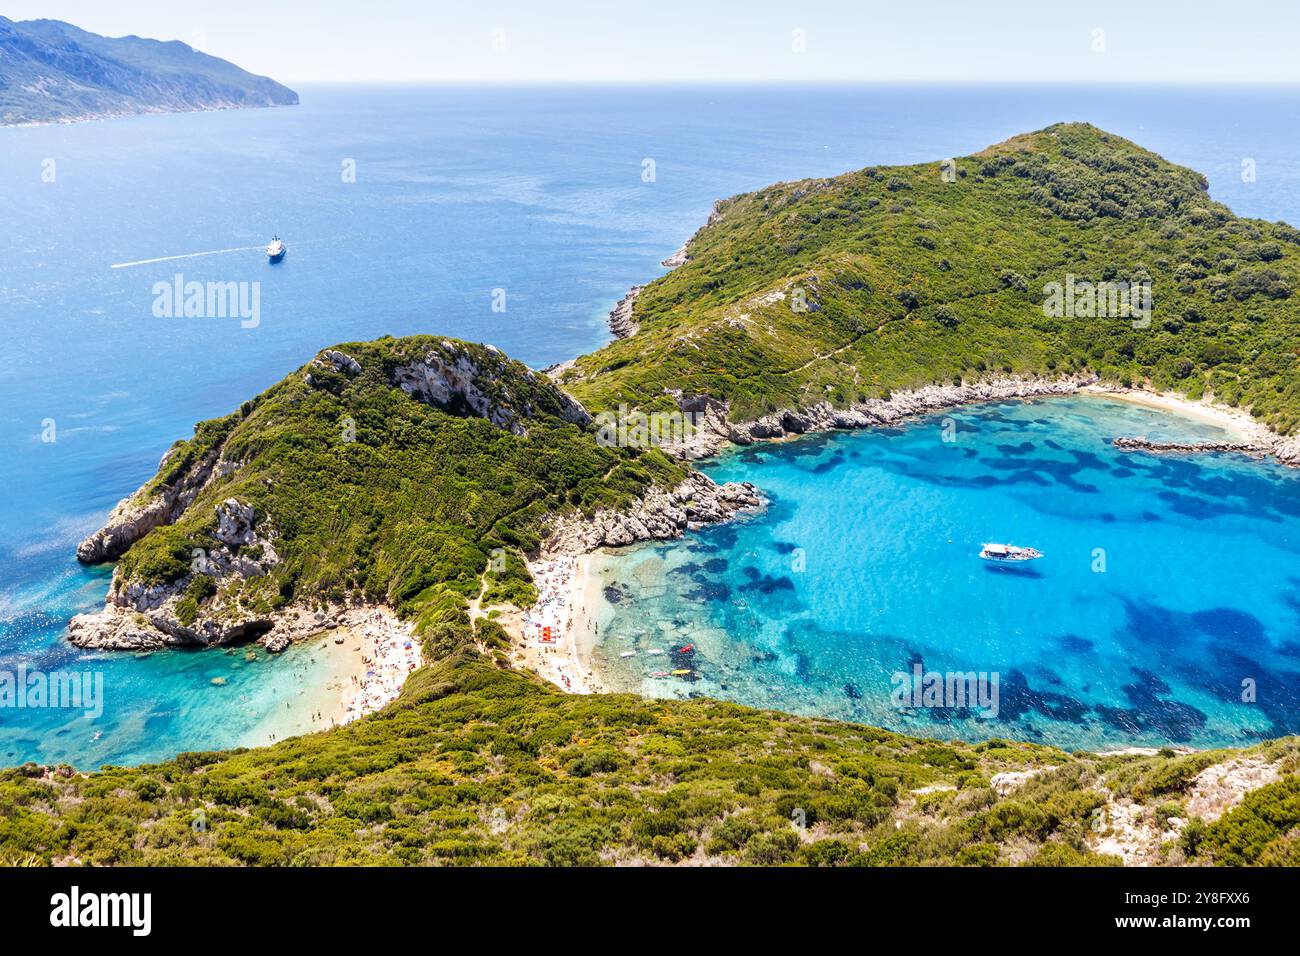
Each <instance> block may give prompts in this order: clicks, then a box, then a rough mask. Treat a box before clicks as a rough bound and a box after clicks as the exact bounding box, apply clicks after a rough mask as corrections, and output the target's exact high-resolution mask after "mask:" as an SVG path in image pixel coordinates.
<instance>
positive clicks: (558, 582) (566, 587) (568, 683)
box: [523, 555, 598, 694]
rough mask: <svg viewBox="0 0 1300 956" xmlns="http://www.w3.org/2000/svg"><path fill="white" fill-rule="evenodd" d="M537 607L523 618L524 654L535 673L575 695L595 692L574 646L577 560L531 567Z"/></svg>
mask: <svg viewBox="0 0 1300 956" xmlns="http://www.w3.org/2000/svg"><path fill="white" fill-rule="evenodd" d="M528 570H529V572H530V573H531V574H532V576H533V586H534V587H536V588H537V603H536V604H534V605H533V606H532V607H531V608H529V609H528V610H527V611H526V612H525V614H524V625H523V626H524V633H523V642H524V654H525V658H526V660H528V662H529V663H530V665H531V666H532V667H533V669H534V670H536V671H537V672H538V673H539V674H541V675H542V676H543V677H545V678H546V679H547V680H549V681H551V682H552V683H554V684H558V685H559V686H560V687H563V688H564V689H565V690H567V691H570V692H575V693H583V694H586V693H592V692H594V691H596V690H597V689H598V686H597V683H596V680H595V675H594V674H592V673H591V672H590V671H589V670H586V669H585V668H583V667H582V665H581V663H580V660H579V657H578V650H577V646H576V637H577V630H578V623H577V622H576V621H575V617H577V610H578V609H577V608H576V607H575V600H574V599H575V596H576V595H575V591H576V590H577V589H578V588H579V587H581V583H582V582H581V581H580V576H581V572H580V568H579V566H578V559H577V558H574V557H571V556H568V555H564V556H561V557H558V558H553V559H551V560H549V561H540V562H538V563H536V564H530V565H529V568H528Z"/></svg>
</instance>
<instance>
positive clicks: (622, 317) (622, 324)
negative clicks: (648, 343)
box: [609, 285, 645, 339]
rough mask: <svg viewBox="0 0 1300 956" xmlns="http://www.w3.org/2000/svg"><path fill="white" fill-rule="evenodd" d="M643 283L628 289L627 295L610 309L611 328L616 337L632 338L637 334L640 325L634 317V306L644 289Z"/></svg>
mask: <svg viewBox="0 0 1300 956" xmlns="http://www.w3.org/2000/svg"><path fill="white" fill-rule="evenodd" d="M644 288H645V286H643V285H634V286H632V288H630V289H628V290H627V295H625V296H623V298H621V299H619V300H618V304H617V305H615V306H614V308H613V309H611V310H610V313H609V330H610V331H611V332H613V333H614V338H616V339H626V338H631V337H632V336H633V335H636V332H637V329H639V328H640V327H641V326H639V325H638V324H637V322H636V320H635V319H633V318H632V306H633V305H635V304H636V297H637V296H639V295H640V294H641V290H642V289H644Z"/></svg>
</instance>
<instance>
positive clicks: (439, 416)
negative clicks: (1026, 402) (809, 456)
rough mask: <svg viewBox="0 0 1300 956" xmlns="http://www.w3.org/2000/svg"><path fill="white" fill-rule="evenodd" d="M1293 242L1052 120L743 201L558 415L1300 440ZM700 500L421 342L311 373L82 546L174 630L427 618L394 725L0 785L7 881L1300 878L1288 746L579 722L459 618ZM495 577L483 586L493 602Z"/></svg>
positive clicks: (1292, 752)
mask: <svg viewBox="0 0 1300 956" xmlns="http://www.w3.org/2000/svg"><path fill="white" fill-rule="evenodd" d="M1298 240H1300V233H1296V231H1295V230H1292V229H1291V228H1290V227H1288V226H1284V225H1273V224H1268V223H1263V222H1257V221H1254V220H1245V219H1239V218H1236V217H1234V216H1233V215H1232V214H1231V213H1230V212H1229V211H1228V210H1226V209H1225V208H1224V207H1222V206H1220V205H1218V204H1216V203H1214V202H1212V201H1211V200H1210V199H1209V198H1208V197H1207V195H1206V192H1205V182H1204V180H1203V178H1202V177H1200V176H1199V175H1198V174H1196V173H1194V172H1191V171H1189V170H1185V169H1180V168H1178V167H1175V166H1172V165H1170V164H1168V163H1165V162H1164V161H1162V160H1160V159H1159V158H1158V157H1156V156H1153V155H1152V154H1150V153H1147V152H1145V151H1143V150H1141V149H1139V148H1138V147H1136V146H1134V145H1133V144H1131V143H1128V142H1126V141H1124V140H1121V139H1118V138H1116V137H1113V136H1109V135H1108V134H1106V133H1103V132H1101V131H1099V130H1096V129H1094V128H1092V127H1089V126H1081V125H1069V126H1057V127H1052V128H1051V129H1048V130H1045V131H1042V132H1039V133H1034V134H1030V135H1027V136H1023V137H1018V138H1016V139H1014V140H1012V141H1010V142H1008V143H1005V144H1002V145H1000V146H998V147H994V148H992V149H990V150H987V151H985V152H984V153H982V154H980V155H978V156H972V157H966V158H963V159H959V160H957V161H956V167H955V176H954V181H953V182H947V181H945V179H944V178H943V176H942V175H941V166H940V164H938V163H935V164H930V165H922V166H914V167H905V168H893V169H868V170H864V171H862V172H859V173H853V174H849V175H846V176H842V177H839V178H836V179H833V180H818V181H805V182H801V183H794V184H782V185H778V186H774V187H771V188H769V189H766V190H762V191H760V192H757V193H753V194H748V195H745V196H740V197H737V198H735V199H733V200H730V201H728V202H727V203H725V204H723V205H722V207H721V210H720V216H719V218H718V219H717V221H716V222H714V223H713V224H711V225H709V226H708V227H706V228H705V229H703V230H702V231H701V232H700V233H699V234H698V235H697V236H696V238H695V239H694V240H693V241H692V243H691V245H690V249H689V252H690V256H691V260H690V261H689V262H688V263H687V264H686V265H684V266H682V267H680V268H678V269H677V270H675V271H674V272H672V273H670V274H669V275H667V276H665V277H664V278H662V279H660V280H658V281H656V282H654V283H652V284H651V285H650V286H649V287H647V289H646V290H645V291H644V292H643V293H642V295H641V297H640V298H639V299H638V300H637V302H636V305H635V312H636V319H637V321H638V322H639V323H640V331H639V332H637V334H636V335H634V336H633V337H631V338H629V339H625V340H622V341H619V342H615V343H613V344H611V345H610V346H608V347H606V348H604V349H602V350H600V351H599V352H597V353H595V354H593V355H589V356H585V357H583V358H581V359H579V360H578V361H577V365H576V367H575V368H573V369H572V370H570V371H568V372H567V373H565V375H566V377H565V382H566V383H567V384H568V385H569V386H570V387H571V389H572V390H573V391H574V393H575V394H577V395H578V396H579V397H580V398H581V399H582V400H583V401H584V402H585V403H586V406H587V409H589V410H590V411H593V412H594V411H597V410H600V409H602V408H607V407H614V406H617V405H618V404H619V403H621V402H627V403H628V404H630V405H634V406H640V407H642V408H647V409H650V408H666V407H671V406H672V405H673V404H675V402H676V401H677V398H676V395H675V393H673V392H672V391H670V389H680V390H681V391H682V392H684V393H685V394H686V395H687V396H690V395H702V394H703V395H711V396H714V397H716V398H719V399H723V400H726V401H728V402H730V403H731V409H730V414H731V416H732V418H733V420H745V419H747V418H751V417H754V416H756V415H759V414H762V413H764V412H765V411H769V410H774V409H777V408H781V407H786V406H798V405H806V404H811V403H814V402H818V401H823V400H826V399H827V398H829V399H831V400H832V401H834V402H836V403H841V404H849V403H852V402H854V401H858V400H861V399H864V398H868V397H873V396H878V395H881V394H884V393H886V392H888V390H890V389H893V388H899V387H903V386H913V385H919V384H924V383H926V382H936V381H938V382H945V381H952V380H954V379H957V378H971V377H981V376H988V375H996V374H1006V373H1017V374H1033V373H1041V374H1051V373H1065V372H1078V371H1082V370H1087V369H1091V370H1095V371H1096V372H1098V373H1100V374H1102V375H1103V376H1105V377H1108V378H1113V379H1117V380H1122V379H1124V378H1129V379H1131V380H1133V381H1137V380H1139V379H1150V380H1151V381H1152V382H1153V383H1155V384H1156V385H1159V386H1162V387H1177V388H1179V389H1181V390H1183V391H1184V392H1186V393H1188V394H1191V395H1196V394H1202V393H1204V392H1205V391H1206V390H1207V389H1213V391H1214V394H1215V395H1216V396H1217V397H1219V398H1220V399H1222V400H1225V401H1230V402H1234V403H1238V404H1248V405H1250V406H1251V407H1252V408H1253V410H1254V411H1255V413H1256V414H1257V415H1258V416H1259V417H1261V418H1262V419H1264V420H1266V421H1268V422H1269V423H1270V424H1272V425H1273V426H1274V427H1276V428H1277V429H1279V430H1280V431H1283V432H1289V431H1292V430H1294V428H1295V425H1296V423H1297V421H1298V419H1297V417H1296V412H1297V409H1298V408H1300V406H1298V404H1297V392H1296V384H1297V381H1296V373H1295V372H1294V371H1293V370H1292V364H1293V363H1292V361H1291V360H1292V357H1293V356H1294V350H1295V346H1296V345H1297V344H1300V339H1297V337H1296V335H1295V329H1294V319H1292V318H1291V316H1290V314H1289V309H1290V302H1289V298H1290V295H1291V290H1292V289H1293V288H1297V287H1300V286H1297V283H1300V273H1298V271H1297V270H1298V269H1300V266H1298V264H1297V262H1298V260H1297V255H1298V253H1297V248H1296V242H1297V241H1298ZM1068 274H1073V275H1075V276H1077V277H1079V278H1081V279H1085V280H1088V281H1106V280H1108V279H1111V278H1125V277H1127V278H1130V279H1141V278H1143V277H1145V278H1149V279H1150V280H1151V282H1152V285H1153V290H1154V315H1153V316H1152V321H1151V323H1150V325H1149V327H1143V328H1135V327H1134V323H1133V321H1132V319H1131V317H1129V318H1123V319H1119V318H1101V319H1099V318H1096V317H1092V318H1088V317H1076V318H1064V317H1063V318H1050V317H1048V316H1045V315H1044V313H1043V309H1042V289H1043V286H1044V285H1046V284H1047V283H1049V282H1052V281H1064V280H1065V278H1066V275H1068ZM797 290H803V292H802V293H797ZM796 294H798V295H800V296H802V298H801V299H800V300H799V301H802V302H805V303H806V304H807V306H808V308H807V309H806V310H796V309H792V308H791V307H790V302H791V299H792V297H793V296H795V295H796ZM782 296H784V297H783V298H782ZM687 473H688V472H687V468H686V466H685V465H683V464H681V463H678V462H675V461H671V460H669V459H668V458H667V457H665V456H664V455H663V454H661V453H660V452H659V451H657V450H653V449H648V450H640V449H635V448H628V449H622V448H610V447H604V446H603V445H602V444H601V443H600V442H599V441H598V440H597V438H596V427H595V425H594V424H593V423H592V421H591V420H590V417H589V415H588V411H587V410H584V408H583V407H581V406H579V405H577V404H576V403H575V402H574V401H573V400H572V399H570V398H569V396H568V395H567V394H565V392H563V391H561V390H560V389H559V388H557V387H556V386H555V385H554V384H553V383H552V382H551V380H550V379H548V378H547V377H546V376H544V375H541V374H539V373H535V372H533V371H531V370H529V369H527V368H526V367H525V366H523V365H521V364H520V363H518V362H514V361H511V360H509V359H508V358H506V357H505V356H503V355H501V354H500V353H499V352H497V351H496V350H495V349H492V348H490V347H488V346H481V345H471V344H468V343H464V342H458V341H456V340H451V339H443V338H439V337H433V336H417V337H412V338H405V339H393V338H385V339H381V340H378V341H376V342H369V343H364V342H363V343H348V344H345V345H341V346H338V347H337V348H335V349H326V350H324V351H322V352H321V353H319V354H318V355H317V357H316V358H315V359H313V360H312V361H311V362H309V363H308V364H307V365H306V366H304V367H303V368H302V369H300V370H298V371H297V372H295V373H294V374H293V375H290V376H289V377H288V378H286V379H285V380H284V381H282V382H281V383H279V384H278V385H276V386H274V387H272V388H271V389H268V390H267V391H266V392H264V393H263V394H262V395H260V396H257V397H256V398H254V399H252V400H250V401H249V402H246V403H245V404H244V405H243V406H242V407H241V408H240V409H239V410H238V411H237V412H235V413H233V414H232V415H230V416H227V417H226V418H222V419H218V420H215V421H210V422H205V423H202V424H200V425H199V426H198V427H197V429H196V433H195V435H194V437H193V438H191V439H190V440H189V441H186V442H180V443H177V445H176V446H174V447H173V449H172V450H171V451H170V452H169V454H168V456H167V457H166V458H165V459H164V461H163V463H162V465H161V467H160V470H159V473H158V476H157V477H156V478H155V479H153V480H152V481H151V482H150V483H149V484H148V485H146V486H145V487H144V488H143V489H141V490H140V491H139V492H138V493H137V494H136V495H135V496H133V497H132V498H131V499H130V500H129V501H128V502H127V503H125V504H124V505H123V506H122V507H120V508H119V509H118V511H116V512H115V513H114V515H113V516H112V517H111V518H110V520H109V523H108V525H107V526H106V528H105V530H103V531H101V532H99V533H98V534H97V535H96V536H93V537H92V538H91V539H87V541H86V542H83V544H82V547H81V548H80V549H79V552H78V553H79V555H81V556H82V558H83V560H88V561H103V560H118V566H117V568H116V571H115V577H114V584H113V589H114V591H113V595H112V596H120V597H123V606H125V604H126V603H128V599H131V600H134V599H139V598H141V596H142V595H143V597H144V598H148V599H149V600H152V598H151V597H150V594H151V593H159V594H165V595H167V602H168V603H166V604H165V605H164V606H165V608H166V616H167V620H166V621H163V622H162V623H164V624H165V625H166V626H167V627H168V628H171V629H172V630H176V629H178V628H190V629H194V630H195V631H198V630H201V629H202V628H203V627H204V626H211V627H214V628H217V629H218V630H220V629H221V628H229V627H231V626H235V625H238V624H239V623H240V622H249V621H255V620H258V619H263V618H267V619H269V618H272V617H274V616H275V615H276V614H277V613H279V612H280V611H282V610H283V609H285V608H288V607H291V606H293V607H302V606H309V607H314V606H324V605H326V604H330V603H337V602H342V601H345V600H346V601H357V602H371V603H382V604H386V605H388V606H391V607H393V608H394V609H395V610H397V611H398V613H400V614H402V615H405V616H407V617H409V618H413V619H415V621H416V633H417V634H418V635H419V636H420V638H421V640H422V641H423V648H424V659H425V666H424V667H423V668H421V669H420V670H418V671H416V672H415V673H414V674H413V675H412V676H411V677H410V678H409V679H408V681H407V683H406V686H405V688H404V690H403V692H402V695H401V697H400V698H399V699H398V700H397V701H396V702H395V703H393V704H392V705H390V706H389V707H387V708H386V709H385V710H383V711H381V712H379V713H377V714H374V715H372V716H370V717H368V718H365V719H362V720H360V721H358V722H356V723H355V724H350V725H347V726H345V727H342V728H339V729H336V730H331V731H327V732H322V733H317V734H311V735H306V736H303V737H299V738H295V739H291V740H287V741H283V742H281V743H278V744H276V745H274V746H271V747H265V748H259V749H255V750H247V751H233V752H228V753H204V754H183V755H181V756H179V757H178V758H177V759H175V760H173V761H169V762H166V763H163V764H159V765H156V766H145V767H139V768H105V769H103V770H101V771H99V772H96V773H90V774H83V773H78V772H76V771H74V770H72V768H67V767H60V768H44V767H37V766H34V765H28V766H25V767H20V768H13V769H9V770H5V771H0V862H3V863H12V864H24V863H32V864H60V863H74V864H75V863H94V864H145V865H148V864H179V863H193V864H229V863H234V864H253V865H312V864H346V863H365V864H370V863H378V864H389V863H392V864H440V863H453V864H499V863H515V864H517V863H526V864H598V863H710V862H723V863H750V864H786V863H791V864H795V863H801V864H817V865H881V864H885V865H929V864H941V863H957V864H963V865H994V864H1007V865H1018V864H1078V865H1083V864H1110V863H1116V862H1119V861H1120V860H1121V859H1124V860H1126V861H1127V862H1144V863H1168V864H1184V863H1193V864H1201V863H1221V864H1278V863H1291V864H1294V863H1296V862H1297V861H1300V836H1297V834H1300V776H1298V775H1297V771H1298V770H1300V743H1297V741H1296V739H1294V738H1288V739H1287V740H1283V741H1278V742H1268V743H1264V744H1261V745H1259V746H1257V747H1254V748H1251V749H1249V750H1244V751H1215V752H1207V753H1192V754H1177V753H1174V752H1173V751H1161V752H1159V753H1154V754H1126V755H1118V754H1112V755H1106V756H1099V755H1091V754H1074V755H1070V754H1066V753H1063V752H1061V751H1057V750H1052V749H1049V748H1044V747H1039V746H1035V745H1031V744H1020V743H1010V742H1006V741H990V742H987V743H982V744H978V745H969V744H964V743H944V742H937V741H933V740H921V739H916V738H909V737H905V736H901V735H897V734H893V733H889V732H886V731H883V730H878V729H873V728H869V727H863V726H857V725H852V724H846V723H840V722H835V721H829V720H818V719H810V718H801V717H794V716H790V715H785V714H779V713H773V712H763V711H757V710H753V709H751V708H746V707H741V706H738V705H734V704H728V703H721V702H717V701H710V700H703V699H701V700H688V701H648V700H641V699H638V698H635V697H631V696H627V695H600V696H574V695H567V694H563V693H561V692H559V691H558V690H556V689H554V688H553V687H550V686H549V685H546V684H544V683H543V682H542V681H541V680H540V679H538V678H537V677H535V676H533V675H530V674H526V673H520V672H517V671H515V670H512V669H511V665H510V660H509V655H508V654H507V653H506V649H507V647H508V637H507V636H506V634H505V632H504V630H503V629H502V627H501V626H500V625H499V624H498V623H497V622H496V621H494V620H492V619H491V618H490V617H476V618H475V619H474V620H471V616H470V614H469V613H468V609H469V606H470V599H471V598H472V597H473V596H475V595H478V594H479V593H480V591H481V590H483V589H485V588H486V589H487V593H486V595H485V597H486V598H487V599H488V601H497V602H514V603H516V604H527V603H528V602H530V601H531V600H532V599H533V597H534V596H535V592H534V590H533V588H532V584H531V581H530V580H529V578H528V574H527V570H526V568H525V567H524V565H523V563H522V561H521V556H522V555H523V553H524V552H526V551H529V550H531V549H532V548H534V547H535V546H536V545H537V544H538V542H539V536H540V535H541V533H542V531H543V527H544V523H545V520H546V519H547V518H548V517H549V516H552V515H555V514H557V513H569V514H573V513H577V512H583V513H586V514H592V513H594V512H595V511H596V510H597V509H600V508H609V507H618V506H621V505H624V504H627V503H629V502H631V501H632V500H633V499H635V498H638V497H641V496H642V495H643V494H644V493H645V492H646V490H647V489H649V488H651V487H652V486H675V485H677V484H678V483H680V482H681V481H682V479H683V478H684V477H685V476H686V475H687ZM497 549H500V550H501V552H503V553H504V554H505V555H506V556H507V561H506V563H505V566H504V568H498V569H496V570H493V571H492V572H491V573H488V568H489V558H490V556H491V555H492V554H493V552H495V551H496V550H497ZM196 552H198V553H199V554H201V555H204V556H206V557H205V560H211V561H217V562H218V563H219V564H221V566H222V569H223V573H221V574H217V575H212V574H207V573H205V572H204V571H203V570H202V569H201V568H200V567H198V566H196V565H195V563H194V562H195V554H196ZM149 589H159V590H158V591H157V592H150V591H149ZM132 595H133V596H134V597H132ZM149 600H144V601H143V602H142V603H144V604H145V605H148V603H149ZM133 606H136V605H133ZM151 613H153V612H151ZM141 616H142V617H143V615H141ZM155 616H156V617H158V615H157V614H155ZM141 626H142V627H143V626H154V625H150V624H149V623H148V621H145V622H144V624H142V625H141Z"/></svg>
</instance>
